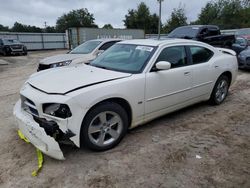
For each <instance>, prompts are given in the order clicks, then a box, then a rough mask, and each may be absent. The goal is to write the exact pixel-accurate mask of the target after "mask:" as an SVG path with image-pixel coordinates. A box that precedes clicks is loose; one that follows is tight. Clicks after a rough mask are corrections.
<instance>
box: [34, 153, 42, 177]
mask: <svg viewBox="0 0 250 188" xmlns="http://www.w3.org/2000/svg"><path fill="white" fill-rule="evenodd" d="M36 154H37V161H38V169H37V170H34V171H33V172H32V176H37V174H38V173H39V171H40V170H41V169H42V167H43V154H42V152H41V151H40V150H39V149H36Z"/></svg>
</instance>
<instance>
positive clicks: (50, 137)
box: [14, 87, 79, 160]
mask: <svg viewBox="0 0 250 188" xmlns="http://www.w3.org/2000/svg"><path fill="white" fill-rule="evenodd" d="M27 96H29V97H27ZM32 97H33V98H32ZM63 97H64V98H63ZM55 98H56V99H57V101H56V100H55V99H53V97H52V99H51V98H50V101H51V100H52V101H56V102H55V103H51V102H49V103H48V102H46V101H47V100H48V96H47V95H46V94H44V93H41V92H40V91H36V90H34V89H33V88H29V87H25V88H24V89H23V90H21V99H20V100H19V101H18V102H17V103H16V105H15V107H14V116H15V117H16V120H17V126H18V129H19V130H20V131H21V132H22V133H23V135H24V136H25V137H26V138H27V139H28V140H29V141H30V142H31V143H32V144H33V145H34V146H35V147H36V148H38V149H39V150H41V151H42V152H43V153H44V154H46V155H48V156H50V157H52V158H55V159H59V160H63V159H64V155H63V152H62V150H61V149H60V146H59V143H61V142H62V143H71V144H72V143H74V144H75V145H76V146H79V144H78V142H77V140H78V135H76V134H75V133H73V132H72V130H70V129H69V127H68V123H69V119H72V117H71V116H72V114H71V111H70V109H69V107H68V106H67V105H66V104H61V103H60V102H59V101H63V100H64V99H65V96H56V97H55ZM62 98H63V99H62ZM72 129H73V130H74V127H73V128H72ZM74 132H77V131H75V130H74Z"/></svg>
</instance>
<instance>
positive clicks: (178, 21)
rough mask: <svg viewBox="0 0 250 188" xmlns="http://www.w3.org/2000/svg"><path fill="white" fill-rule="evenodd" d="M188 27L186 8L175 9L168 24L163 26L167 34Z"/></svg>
mask: <svg viewBox="0 0 250 188" xmlns="http://www.w3.org/2000/svg"><path fill="white" fill-rule="evenodd" d="M184 25H187V17H186V15H185V9H184V7H181V6H179V8H177V9H174V10H173V12H172V13H171V16H170V18H169V19H168V20H167V23H166V24H165V25H164V26H163V31H164V32H166V33H169V32H171V31H172V30H174V29H175V28H177V27H180V26H184Z"/></svg>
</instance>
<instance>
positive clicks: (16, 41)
mask: <svg viewBox="0 0 250 188" xmlns="http://www.w3.org/2000/svg"><path fill="white" fill-rule="evenodd" d="M3 43H4V44H14V43H20V42H19V41H18V40H15V39H3Z"/></svg>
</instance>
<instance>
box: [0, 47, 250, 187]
mask: <svg viewBox="0 0 250 188" xmlns="http://www.w3.org/2000/svg"><path fill="white" fill-rule="evenodd" d="M65 52H66V51H44V52H31V53H29V55H28V56H14V57H0V59H1V61H2V62H7V63H8V64H7V65H5V64H6V63H3V64H2V65H0V80H1V82H0V91H1V92H0V107H1V108H0V119H1V121H0V128H1V131H0V143H2V144H1V147H0V187H72V188H73V187H105V188H108V187H145V188H147V187H150V188H151V187H178V188H181V187H192V188H195V187H225V188H230V187H240V188H244V187H246V188H248V187H250V72H249V71H248V72H247V71H240V72H239V75H238V78H237V82H236V83H235V84H234V85H233V86H232V87H231V89H230V94H229V96H228V98H227V99H226V101H225V102H224V103H223V104H222V105H220V106H210V105H208V104H207V103H200V104H197V105H194V106H191V107H188V108H186V109H184V110H181V111H178V112H175V113H172V114H169V115H166V116H164V117H162V118H160V119H157V120H155V121H152V122H150V123H147V124H146V125H144V126H141V127H138V128H136V129H133V130H131V131H130V132H129V133H128V134H127V136H126V137H125V138H124V140H123V141H122V142H121V143H120V144H119V145H118V146H117V147H116V148H114V149H112V150H109V151H106V152H101V153H100V152H99V153H98V152H92V151H88V150H82V149H81V150H80V149H76V148H74V147H71V146H63V148H62V149H63V150H64V153H65V157H66V160H65V161H57V160H54V159H51V158H49V157H47V156H45V157H44V166H43V169H42V171H41V172H40V174H39V175H38V177H32V176H31V172H32V171H33V170H34V169H36V168H37V158H36V152H35V148H34V147H33V146H32V145H31V144H26V143H25V142H24V141H22V140H20V139H19V138H18V136H17V132H16V128H15V126H14V125H15V122H14V117H13V115H12V110H13V106H14V104H15V102H16V101H17V100H18V98H19V90H20V87H21V85H22V84H23V83H24V81H25V80H26V79H27V78H28V76H29V75H30V74H32V73H33V72H35V71H36V68H37V62H38V60H39V59H41V58H43V57H47V56H50V55H53V54H59V53H65ZM197 155H198V156H197ZM199 156H200V157H199ZM197 157H198V158H197Z"/></svg>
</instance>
